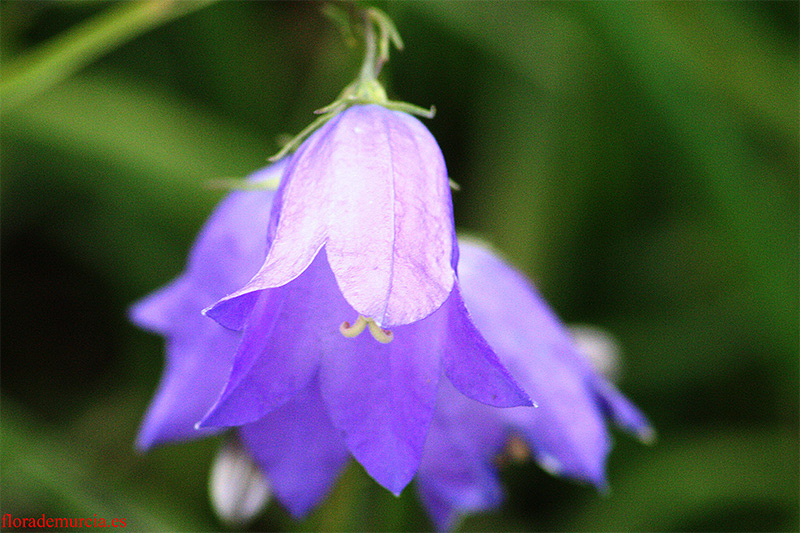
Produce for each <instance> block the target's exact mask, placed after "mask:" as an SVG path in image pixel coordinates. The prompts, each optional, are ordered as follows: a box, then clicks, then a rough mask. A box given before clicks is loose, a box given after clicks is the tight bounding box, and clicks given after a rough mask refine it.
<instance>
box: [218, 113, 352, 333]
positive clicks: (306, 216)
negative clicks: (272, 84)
mask: <svg viewBox="0 0 800 533" xmlns="http://www.w3.org/2000/svg"><path fill="white" fill-rule="evenodd" d="M341 118H342V114H340V115H337V116H336V117H334V118H332V119H331V120H330V121H329V122H328V123H326V124H325V125H324V126H323V127H322V128H320V129H319V130H317V131H316V132H314V134H313V135H311V137H309V138H308V139H307V140H306V141H305V142H304V143H303V144H302V145H301V146H300V148H299V149H298V150H297V152H295V154H294V155H293V156H291V157H290V158H289V164H288V165H287V167H286V169H285V171H284V172H283V177H282V178H281V182H280V185H279V187H278V191H277V194H276V197H275V205H274V207H273V209H272V214H271V217H270V221H269V226H268V227H269V230H270V231H269V235H268V240H269V244H270V247H269V252H268V253H267V256H266V259H264V262H263V264H262V266H261V268H260V269H259V270H258V272H257V273H256V274H255V276H253V278H252V279H251V280H250V281H249V282H247V283H246V284H245V285H244V286H243V287H241V288H240V289H239V290H237V291H236V292H233V293H231V294H228V295H227V296H226V297H225V298H223V299H222V300H220V301H219V302H217V303H216V304H215V305H214V307H213V308H211V309H209V310H208V311H207V314H208V315H209V316H211V317H213V318H214V320H217V321H219V322H220V323H223V324H225V325H226V327H231V326H233V327H234V329H240V327H241V326H242V325H243V323H244V320H245V319H246V318H247V314H248V313H249V311H250V309H252V307H253V306H254V305H255V303H256V300H257V298H256V297H254V296H252V294H251V293H253V292H256V291H262V290H264V289H269V288H274V287H280V286H283V285H286V284H287V283H289V282H290V281H292V280H294V279H295V278H297V277H298V276H299V275H300V274H301V273H302V272H303V271H304V270H305V269H306V268H308V266H309V265H310V264H311V262H312V261H313V260H314V258H315V257H316V256H317V254H318V252H319V250H320V248H322V246H323V244H324V243H325V240H326V239H327V236H328V220H329V218H330V217H331V215H330V203H331V198H330V196H331V194H332V193H333V192H332V188H331V183H330V179H328V174H329V172H330V171H329V169H328V168H327V164H328V157H329V156H328V154H329V152H330V150H331V146H330V143H327V142H326V139H327V138H328V137H329V136H330V134H331V132H332V130H334V129H335V128H336V126H337V125H338V123H339V121H340V120H341ZM306 154H308V157H307V156H306ZM266 228H267V226H265V229H266ZM237 326H238V327H237Z"/></svg>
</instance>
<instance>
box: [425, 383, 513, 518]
mask: <svg viewBox="0 0 800 533" xmlns="http://www.w3.org/2000/svg"><path fill="white" fill-rule="evenodd" d="M436 407H437V411H436V415H435V416H434V418H433V423H432V424H431V429H430V432H429V434H428V440H427V441H426V443H425V453H424V455H423V458H422V462H421V463H420V466H419V472H418V474H417V490H418V492H419V495H420V499H421V500H422V504H423V505H424V506H425V508H426V509H427V511H428V514H429V515H430V516H431V519H432V520H433V522H434V524H435V525H436V528H437V529H438V530H439V531H445V530H450V529H453V527H455V525H456V523H457V521H458V519H459V517H460V516H462V515H464V514H467V513H471V512H476V511H483V510H488V509H493V508H496V507H498V506H499V505H500V502H501V501H502V498H503V493H502V488H501V486H500V482H499V480H498V479H497V474H496V471H495V468H494V465H493V464H492V463H491V461H490V458H491V456H493V455H494V454H495V453H497V452H499V450H500V449H501V448H502V446H503V440H504V436H505V430H504V429H503V427H502V425H501V421H500V418H499V417H498V416H497V413H496V412H495V410H494V408H491V407H487V406H485V405H482V404H479V403H476V402H474V401H472V400H470V399H468V398H465V397H464V396H463V395H461V393H459V392H458V391H457V390H456V389H455V388H454V387H453V386H452V385H451V384H449V383H447V382H443V383H441V385H440V388H439V399H438V402H437V404H436Z"/></svg>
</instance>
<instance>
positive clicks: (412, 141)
mask: <svg viewBox="0 0 800 533" xmlns="http://www.w3.org/2000/svg"><path fill="white" fill-rule="evenodd" d="M271 224H272V226H273V229H274V237H273V238H272V239H271V241H272V245H271V248H270V250H269V254H268V255H267V258H266V260H265V261H264V265H263V266H262V267H261V270H259V272H258V274H256V276H255V277H254V278H253V279H252V280H251V281H250V282H249V283H248V284H247V285H246V286H245V287H243V288H242V289H241V290H239V291H237V292H235V293H233V294H231V295H229V296H227V297H226V298H225V299H223V300H222V301H220V302H219V303H218V304H217V305H216V307H217V308H222V309H223V310H224V309H225V308H227V307H228V306H231V305H235V304H234V302H235V301H236V300H238V299H240V298H242V297H243V296H244V295H246V294H248V293H251V292H253V291H258V290H262V289H266V288H273V287H278V286H281V285H284V284H286V283H288V282H289V281H291V280H293V279H294V278H296V277H297V276H298V275H300V273H301V272H302V271H303V270H304V269H305V268H306V267H307V266H308V265H309V264H310V263H311V261H312V259H313V258H314V257H315V255H316V254H317V253H318V252H319V250H320V248H321V247H322V246H325V248H326V250H327V252H328V262H329V264H330V265H331V269H332V270H333V272H334V275H335V276H336V281H337V283H338V285H339V288H340V290H341V291H342V293H343V294H344V297H345V299H346V300H347V302H348V303H349V304H350V305H351V306H352V307H353V308H354V309H355V310H356V311H357V312H358V313H359V314H362V315H364V316H368V317H371V318H373V319H374V320H375V321H376V322H377V323H378V324H381V325H383V326H384V327H387V328H390V327H394V326H398V325H405V324H410V323H413V322H415V321H417V320H420V319H422V318H424V317H426V316H428V315H430V314H431V313H432V312H433V311H435V310H436V309H438V308H439V306H441V305H442V303H443V302H444V301H445V300H446V299H447V296H448V295H449V294H450V291H451V290H452V288H453V284H454V281H455V272H454V270H453V264H454V248H455V246H456V244H455V230H454V226H453V209H452V202H451V199H450V189H449V180H448V178H447V171H446V169H445V164H444V159H443V157H442V154H441V151H440V150H439V147H438V145H437V144H436V141H435V140H434V139H433V136H432V135H431V134H430V132H429V131H428V130H427V129H426V128H425V127H424V126H423V125H422V123H421V122H419V121H418V120H417V119H415V118H413V117H411V116H410V115H407V114H405V113H400V112H397V111H391V110H388V109H385V108H383V107H380V106H376V105H367V106H353V107H351V108H349V109H347V110H346V111H343V112H342V113H340V114H339V115H337V116H336V117H334V118H332V119H331V120H330V121H329V122H328V123H327V124H325V125H324V126H323V127H322V128H321V129H319V130H317V131H316V132H315V133H314V134H313V135H311V137H309V139H308V140H307V141H306V142H304V143H303V145H302V146H301V147H300V149H299V150H298V151H297V152H296V153H295V154H294V155H293V156H292V159H291V163H290V165H289V166H288V167H287V169H286V172H285V173H284V179H283V181H282V183H281V187H280V189H279V192H278V198H277V200H276V207H275V210H274V212H273V217H272V221H271ZM253 303H254V301H253V300H252V298H251V299H248V300H247V301H245V302H244V304H242V303H241V302H240V303H239V304H238V305H239V308H238V309H237V310H235V311H230V313H233V314H235V315H236V316H241V315H242V311H241V309H242V308H244V309H245V310H246V309H247V308H248V307H249V306H252V305H253ZM217 312H219V310H217ZM223 313H227V311H223ZM223 320H224V319H223ZM235 322H236V321H235V320H231V321H230V323H235Z"/></svg>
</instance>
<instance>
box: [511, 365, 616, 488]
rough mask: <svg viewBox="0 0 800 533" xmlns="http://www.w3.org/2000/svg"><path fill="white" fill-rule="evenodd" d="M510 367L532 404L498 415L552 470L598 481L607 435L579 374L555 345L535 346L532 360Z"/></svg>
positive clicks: (608, 444)
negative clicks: (534, 401) (551, 347)
mask: <svg viewBox="0 0 800 533" xmlns="http://www.w3.org/2000/svg"><path fill="white" fill-rule="evenodd" d="M512 372H514V374H515V375H516V376H517V377H518V379H519V380H520V383H524V384H525V386H526V389H527V390H530V391H531V394H533V395H535V397H536V399H537V401H538V407H537V408H536V409H527V410H523V409H509V410H508V412H506V413H504V416H505V417H506V418H507V420H509V422H510V423H511V425H512V427H514V428H516V431H517V432H519V433H521V434H522V435H524V436H525V437H526V438H527V440H528V442H529V444H530V445H531V447H532V448H533V452H534V455H535V456H536V459H537V461H538V462H539V463H540V464H541V465H542V467H543V468H545V469H546V470H548V471H550V472H551V473H553V474H556V475H563V476H569V477H573V478H576V479H580V480H583V481H587V482H590V483H593V484H595V485H597V486H600V487H602V486H604V485H605V460H606V456H607V455H608V452H609V451H610V449H611V439H610V436H609V434H608V431H607V429H606V425H605V419H604V417H603V413H602V412H601V411H600V409H599V408H598V406H597V404H596V403H595V397H594V396H593V395H592V394H591V391H590V390H589V389H588V388H587V387H586V386H585V382H584V381H583V379H582V377H581V376H580V374H577V373H576V372H575V370H574V369H573V368H571V367H570V366H569V365H566V364H564V363H563V361H561V360H560V356H559V353H558V352H557V351H553V352H550V351H544V352H537V353H536V354H535V363H532V364H531V365H530V366H528V367H518V368H515V369H512Z"/></svg>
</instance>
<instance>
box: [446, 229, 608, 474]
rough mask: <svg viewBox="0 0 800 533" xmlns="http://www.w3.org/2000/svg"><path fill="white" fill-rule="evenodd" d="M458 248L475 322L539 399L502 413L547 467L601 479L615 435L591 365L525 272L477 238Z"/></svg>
mask: <svg viewBox="0 0 800 533" xmlns="http://www.w3.org/2000/svg"><path fill="white" fill-rule="evenodd" d="M460 251H461V259H460V263H459V280H460V282H461V287H462V290H463V293H464V299H465V301H466V303H467V305H468V306H469V309H470V311H471V312H472V317H473V319H474V321H475V324H476V325H477V326H478V328H479V329H480V331H481V333H483V335H484V336H485V337H486V340H487V341H488V342H489V343H490V344H491V346H492V347H493V348H494V349H495V350H496V352H497V354H498V355H499V357H500V360H501V361H502V363H503V364H504V365H505V366H506V367H507V368H508V370H509V371H510V372H511V374H512V375H513V376H514V377H515V378H516V379H517V380H518V382H519V383H520V385H521V386H522V387H523V388H524V389H525V390H526V391H527V392H528V393H530V394H531V396H532V397H533V398H535V399H536V401H537V403H538V408H537V409H533V410H523V409H511V410H509V411H508V412H507V413H504V416H507V417H508V418H509V420H510V422H511V423H512V424H513V425H514V426H516V427H517V428H518V431H519V432H521V433H522V434H524V435H526V437H527V438H528V440H529V442H530V444H531V446H532V447H533V448H534V452H535V454H536V456H537V458H538V460H539V462H540V463H541V464H542V465H543V466H544V467H545V468H547V469H549V470H551V471H554V472H555V473H558V474H563V475H568V476H572V477H576V478H579V479H583V480H586V481H589V482H592V483H595V484H597V485H603V484H604V482H605V477H604V464H605V458H606V455H607V454H608V451H609V449H610V437H609V435H608V432H607V430H606V427H605V423H604V418H603V413H602V412H601V410H600V409H599V407H598V405H597V403H596V401H595V396H594V394H593V391H592V390H591V389H590V388H589V386H588V383H587V378H588V377H589V376H591V375H593V374H592V373H591V370H590V369H589V365H588V363H587V362H586V361H585V360H584V359H583V358H582V357H581V356H580V354H578V353H577V351H576V348H575V346H574V344H573V342H572V340H571V338H570V336H569V334H568V333H567V332H566V330H565V329H564V328H563V326H561V324H560V323H559V322H558V319H557V318H556V317H555V315H554V314H553V313H552V311H550V309H549V308H548V307H547V304H546V303H545V302H544V301H543V300H542V299H541V297H540V296H539V295H538V294H537V293H536V291H535V289H534V288H533V287H532V286H531V284H530V283H529V282H528V281H527V280H526V279H525V278H524V277H523V276H522V275H520V274H519V273H517V272H516V271H515V270H513V269H512V268H510V267H509V266H507V265H506V264H505V263H503V262H502V261H501V260H500V259H499V258H497V257H496V256H495V255H493V254H492V253H491V252H490V251H488V250H486V249H484V248H482V247H479V246H477V245H475V244H472V243H469V242H462V243H461V247H460Z"/></svg>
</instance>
